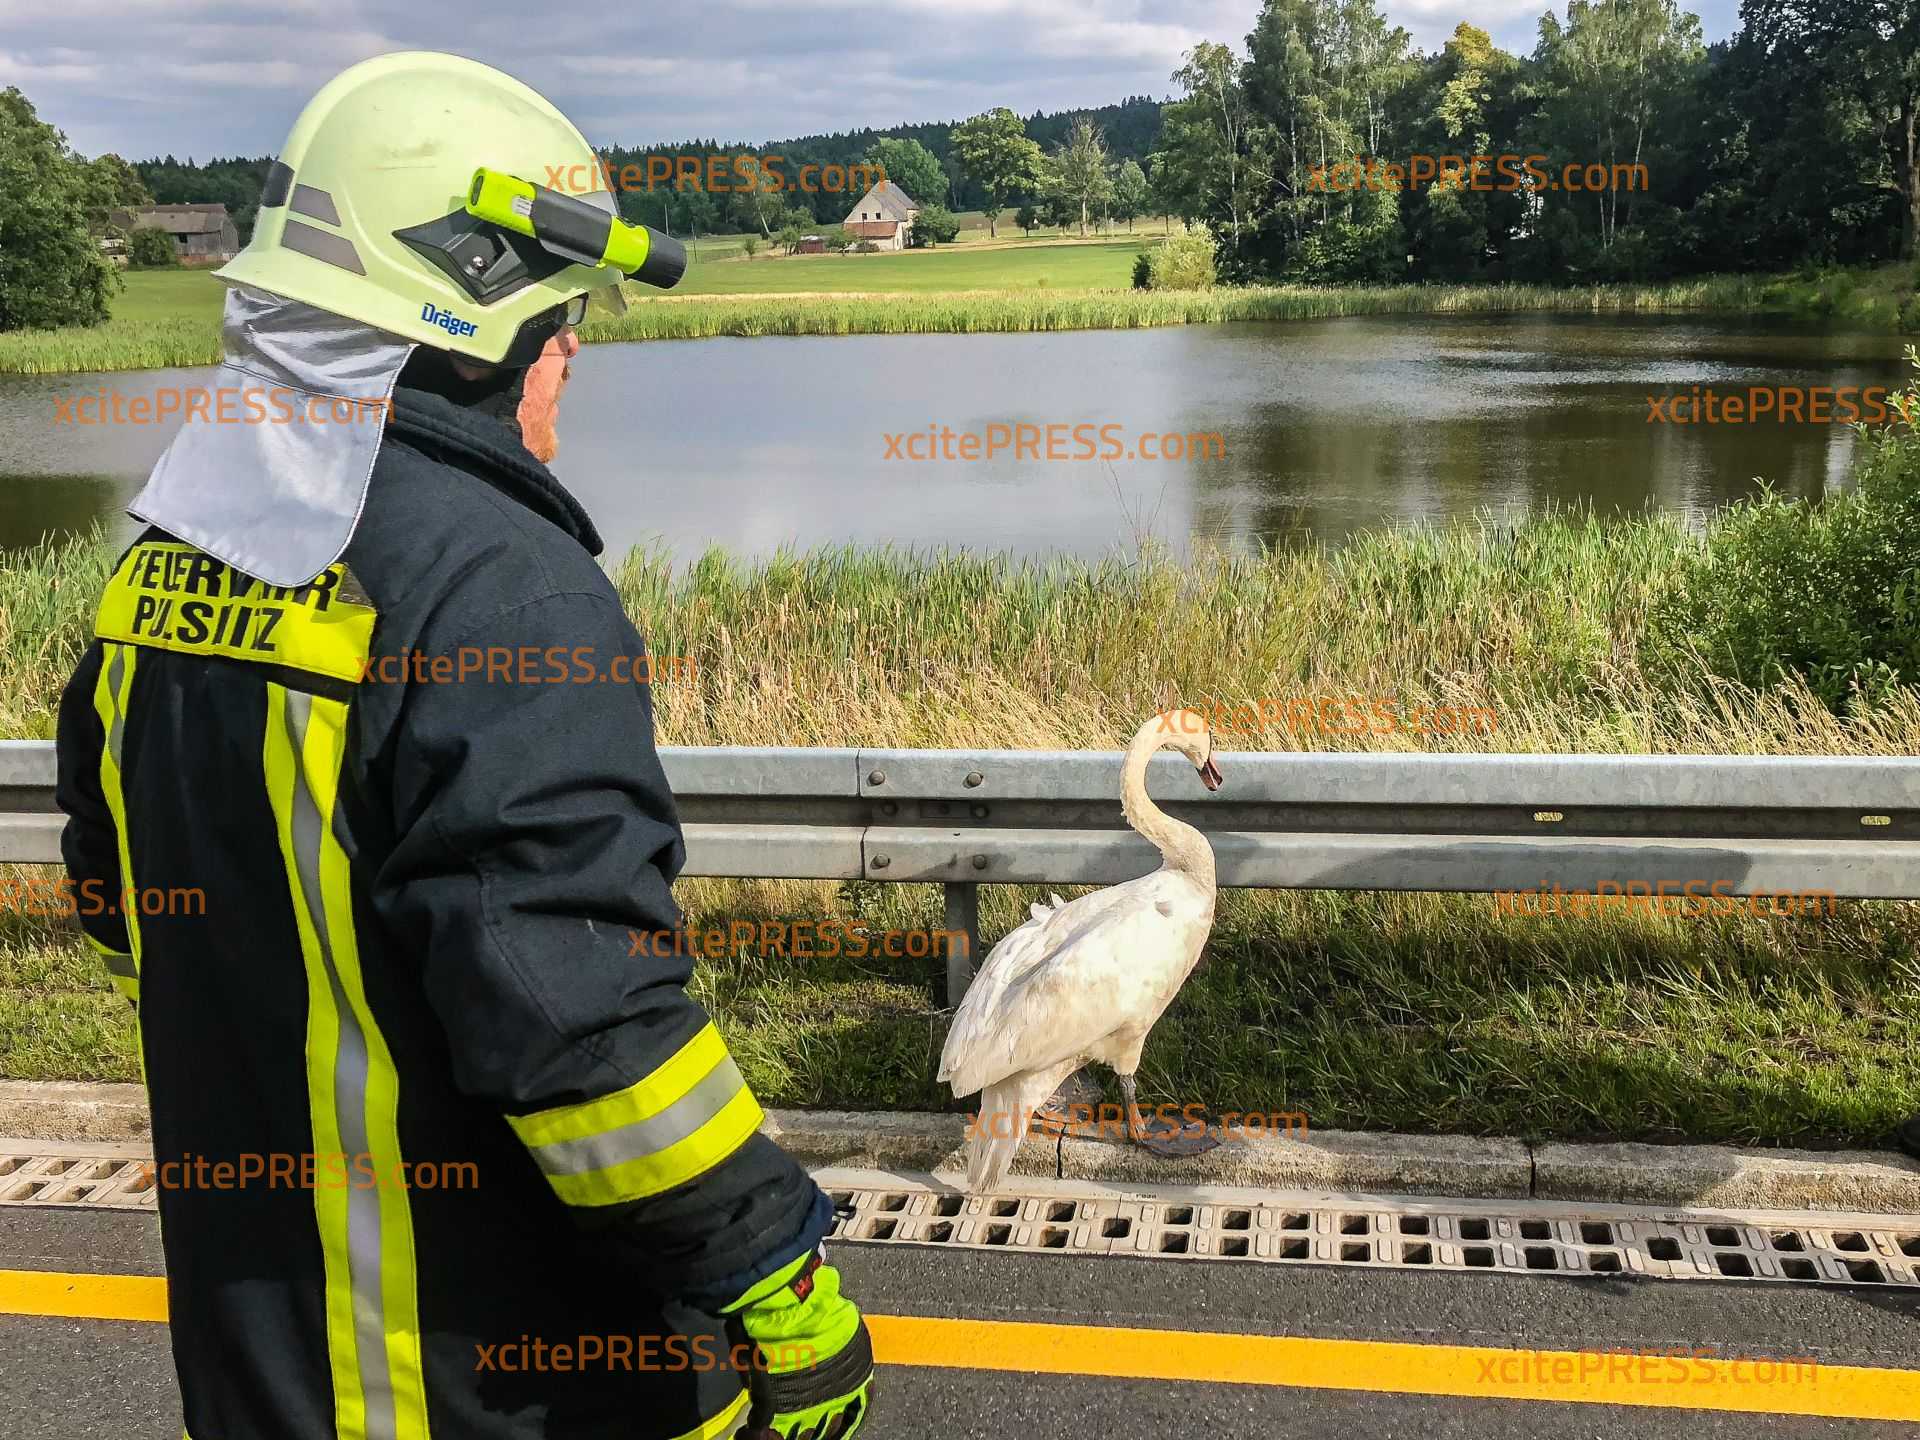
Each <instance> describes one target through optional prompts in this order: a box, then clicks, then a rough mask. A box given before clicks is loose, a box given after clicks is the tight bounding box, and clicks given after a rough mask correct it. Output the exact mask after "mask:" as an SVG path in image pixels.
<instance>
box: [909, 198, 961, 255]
mask: <svg viewBox="0 0 1920 1440" xmlns="http://www.w3.org/2000/svg"><path fill="white" fill-rule="evenodd" d="M959 233H960V222H959V220H957V219H956V218H954V214H953V212H952V211H951V210H949V209H947V207H946V206H944V205H924V206H922V207H921V209H920V213H919V214H917V215H915V216H914V217H913V230H912V232H911V233H910V235H909V236H908V242H909V243H910V244H913V245H944V244H946V243H947V242H948V241H950V240H952V239H954V238H955V237H956V236H957V235H959Z"/></svg>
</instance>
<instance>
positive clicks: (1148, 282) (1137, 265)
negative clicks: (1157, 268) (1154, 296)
mask: <svg viewBox="0 0 1920 1440" xmlns="http://www.w3.org/2000/svg"><path fill="white" fill-rule="evenodd" d="M1133 288H1134V289H1136V290H1151V289H1152V288H1153V261H1152V260H1150V259H1148V258H1147V252H1146V251H1144V250H1142V251H1141V252H1140V253H1139V254H1138V255H1136V256H1134V257H1133Z"/></svg>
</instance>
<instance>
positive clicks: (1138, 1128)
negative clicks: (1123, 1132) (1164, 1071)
mask: <svg viewBox="0 0 1920 1440" xmlns="http://www.w3.org/2000/svg"><path fill="white" fill-rule="evenodd" d="M1118 1079H1119V1081H1120V1093H1121V1095H1122V1096H1124V1097H1125V1098H1126V1102H1127V1136H1128V1138H1129V1139H1131V1140H1132V1141H1133V1142H1134V1144H1136V1145H1139V1146H1140V1147H1141V1148H1143V1149H1145V1150H1148V1151H1150V1152H1151V1153H1153V1154H1155V1155H1162V1156H1165V1157H1166V1158H1167V1159H1169V1160H1185V1159H1189V1158H1191V1157H1192V1156H1195V1155H1204V1154H1206V1153H1207V1151H1209V1150H1213V1149H1217V1148H1218V1147H1219V1144H1220V1142H1219V1141H1218V1140H1216V1139H1215V1138H1214V1137H1213V1135H1212V1133H1211V1132H1210V1131H1209V1130H1208V1129H1207V1127H1206V1125H1205V1123H1204V1122H1203V1123H1201V1124H1199V1125H1197V1126H1191V1127H1187V1126H1181V1127H1175V1126H1169V1127H1168V1130H1167V1132H1166V1133H1164V1134H1156V1133H1155V1132H1154V1131H1152V1130H1150V1129H1148V1127H1147V1122H1146V1121H1145V1120H1144V1119H1143V1118H1142V1117H1141V1114H1140V1101H1139V1098H1138V1095H1137V1093H1136V1088H1135V1082H1134V1078H1133V1072H1132V1071H1128V1072H1127V1073H1125V1074H1123V1075H1119V1076H1118Z"/></svg>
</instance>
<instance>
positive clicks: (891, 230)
mask: <svg viewBox="0 0 1920 1440" xmlns="http://www.w3.org/2000/svg"><path fill="white" fill-rule="evenodd" d="M919 213H920V207H919V206H918V205H916V204H914V203H913V199H912V197H911V196H909V195H908V194H907V192H906V191H904V190H902V189H901V188H900V187H899V186H898V185H896V184H894V183H893V181H891V180H882V181H881V182H880V183H879V184H878V185H876V186H874V187H873V188H872V189H871V190H869V191H867V193H866V194H864V195H862V196H861V197H860V199H859V200H858V201H856V202H855V204H854V207H853V209H852V210H850V211H848V212H847V222H846V230H847V234H848V236H849V237H851V238H852V239H853V240H855V241H860V240H868V241H871V242H872V243H873V244H875V245H877V246H878V247H879V248H880V249H882V250H904V249H906V248H907V236H908V232H909V231H910V230H912V228H913V217H914V216H916V215H918V214H919Z"/></svg>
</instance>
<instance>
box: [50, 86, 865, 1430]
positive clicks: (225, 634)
mask: <svg viewBox="0 0 1920 1440" xmlns="http://www.w3.org/2000/svg"><path fill="white" fill-rule="evenodd" d="M582 167H584V169H585V172H586V173H587V174H588V175H597V174H598V173H599V171H598V166H597V161H596V159H595V156H594V153H593V151H592V150H591V149H590V148H589V146H588V145H587V142H586V141H585V140H584V139H583V138H582V137H581V135H580V132H579V131H578V130H576V129H575V128H574V127H573V125H571V124H570V123H569V122H568V121H567V120H566V118H565V117H564V116H562V115H561V114H560V112H559V111H557V110H556V109H554V107H553V106H551V105H550V104H548V103H547V102H546V101H545V100H543V99H542V98H541V97H540V96H539V95H537V94H535V93H534V92H533V91H532V90H530V89H528V88H527V87H526V86H524V85H522V84H520V83H519V82H518V81H516V80H514V79H512V78H511V77H509V76H507V75H504V74H501V73H500V72H498V71H495V70H492V69H489V68H488V67H486V66H483V65H479V64H475V63H473V62H471V61H467V60H462V59H458V58H455V57H453V56H448V55H440V54H397V55H387V56H383V57H381V58H379V59H375V60H371V61H368V62H366V63H364V64H361V65H356V66H354V67H353V68H351V69H349V70H347V71H346V72H344V73H343V74H341V75H339V76H337V77H336V78H335V79H334V80H333V81H332V82H330V83H329V84H328V85H326V86H325V87H324V88H323V89H322V90H321V91H320V92H319V94H318V95H317V96H316V97H315V98H314V99H313V100H312V101H311V103H309V105H308V106H307V108H306V109H305V111H304V112H303V113H302V114H301V116H300V118H299V120H298V122H297V123H296V124H295V126H294V128H293V132H292V134H291V136H290V137H289V138H288V141H287V144H286V146H285V148H284V149H283V150H282V152H281V154H280V157H279V159H278V161H276V162H275V164H274V165H273V167H272V170H271V172H270V174H269V176H268V178H267V182H266V187H265V193H264V194H263V195H262V198H261V207H260V212H259V219H258V221H257V222H256V226H255V230H254V234H253V237H252V240H251V243H250V244H249V245H248V246H247V248H246V249H245V251H244V252H243V253H242V254H240V255H239V256H238V257H237V258H236V259H235V260H234V261H233V262H231V263H230V264H229V265H228V266H227V267H226V268H225V269H223V270H222V271H221V272H220V274H221V276H222V278H223V279H224V280H225V281H226V282H227V284H228V287H229V289H228V295H227V305H226V312H225V319H224V325H223V330H224V337H225V350H226V357H227V358H226V362H225V364H223V365H222V366H221V367H220V368H219V370H217V371H216V372H215V378H214V381H213V382H212V386H211V387H210V395H209V396H208V397H207V400H206V402H205V403H203V404H202V405H201V406H200V407H198V409H199V413H198V414H196V413H194V409H193V408H192V407H191V406H190V407H189V409H188V412H187V420H186V423H185V424H184V425H183V427H182V428H181V430H180V431H179V433H178V434H177V436H176V437H175V439H174V441H173V443H172V444H171V445H170V447H169V448H168V450H167V452H166V454H165V455H164V456H163V457H162V458H161V460H160V461H159V462H158V464H157V465H156V466H155V468H154V471H153V473H152V475H151V477H150V478H149V480H148V483H147V485H146V486H145V488H144V489H143V490H142V491H141V493H140V494H139V495H138V496H137V497H136V499H135V500H134V502H133V504H132V505H131V506H130V507H129V508H130V510H131V511H132V513H133V514H134V515H135V517H136V518H137V519H139V520H141V521H143V522H145V524H146V526H147V528H146V529H145V531H144V533H143V534H141V535H140V536H139V538H138V539H137V540H136V541H135V542H134V544H133V545H132V546H131V548H130V549H128V550H127V551H126V553H125V554H124V555H123V556H122V558H121V559H120V561H119V563H118V565H117V567H116V568H115V570H114V573H113V575H112V578H111V580H110V581H109V583H108V585H107V588H106V591H105V594H104V597H103V598H102V600H101V603H100V606H99V611H98V616H97V621H96V626H95V638H94V639H93V642H92V643H91V645H90V646H89V648H88V650H87V651H86V654H85V658H84V659H83V660H82V662H81V664H80V666H79V668H78V669H77V671H76V672H75V674H74V676H73V678H72V680H71V681H70V683H69V684H68V686H67V689H66V692H65V696H64V698H63V701H62V705H61V711H60V723H59V747H58V748H59V792H58V793H59V800H60V804H61V807H62V808H63V809H64V810H65V811H66V813H67V815H68V817H69V820H68V823H67V827H66V830H65V834H64V839H63V850H64V854H65V859H66V863H67V868H68V871H69V872H70V876H71V878H72V880H73V881H74V882H75V883H76V884H77V885H84V884H86V883H87V882H92V884H93V885H94V886H95V887H96V889H95V890H93V891H89V892H87V893H100V892H102V891H104V892H106V893H113V894H120V893H123V892H125V891H127V890H128V889H129V888H130V887H133V886H138V887H139V888H140V889H141V891H142V892H146V891H148V889H149V887H161V889H162V890H163V891H166V892H169V893H172V892H175V891H176V890H177V891H179V892H190V893H191V894H192V896H193V897H194V899H193V903H191V904H184V903H183V904H181V905H178V906H171V907H169V908H168V909H166V910H165V911H163V912H162V913H146V914H134V913H130V912H129V913H112V912H110V909H109V907H104V906H103V907H89V908H90V912H91V913H89V914H88V915H87V917H86V918H85V919H84V922H83V923H84V928H85V929H86V931H87V934H88V937H89V939H90V940H91V941H92V942H93V944H94V946H95V947H96V948H97V949H98V950H99V951H100V952H101V954H102V955H103V957H104V959H105V963H106V967H107V969H108V971H109V972H110V975H111V977H112V979H113V981H114V983H115V985H116V986H117V987H118V988H119V989H120V990H121V991H122V992H123V993H124V994H125V995H126V997H127V998H128V999H129V1000H131V1001H132V1002H133V1003H134V1005H135V1007H136V1013H137V1020H138V1026H139V1035H140V1053H141V1059H142V1065H143V1070H144V1074H145V1077H146V1082H147V1087H148V1091H149V1095H150V1097H151V1106H152V1116H153V1144H154V1152H155V1159H156V1161H157V1162H158V1163H157V1166H156V1173H157V1174H158V1175H159V1176H160V1193H159V1210H160V1220H161V1233H162V1242H163V1245H164V1248H165V1252H166V1261H167V1276H168V1291H169V1301H170V1315H171V1321H172V1342H173V1350H174V1359H175V1366H176V1369H177V1372H178V1376H179V1382H180V1390H181V1398H182V1404H183V1407H184V1412H185V1422H186V1432H187V1435H188V1436H189V1437H191V1440H321V1437H327V1440H363V1437H364V1440H428V1437H429V1436H430V1435H432V1436H441V1437H455V1436H457V1437H461V1440H484V1437H508V1436H513V1437H521V1436H527V1437H531V1436H542V1437H556V1440H576V1437H578V1440H585V1437H601V1436H605V1437H613V1436H620V1437H636V1436H647V1437H681V1436H698V1437H703V1440H704V1437H715V1436H722V1435H730V1434H734V1433H736V1432H737V1431H740V1432H741V1433H746V1432H745V1431H741V1427H742V1426H743V1425H744V1426H746V1427H747V1430H749V1431H751V1433H754V1434H760V1435H765V1434H773V1435H778V1436H782V1437H788V1436H808V1437H815V1440H827V1437H844V1436H851V1435H852V1434H853V1433H854V1432H855V1431H856V1430H857V1429H859V1428H860V1426H861V1424H862V1422H863V1421H864V1420H865V1418H866V1410H867V1405H868V1401H869V1394H870V1388H871V1379H872V1369H873V1357H872V1349H871V1345H870V1342H869V1338H868V1334H867V1330H866V1326H865V1323H864V1322H863V1320H862V1319H861V1316H860V1313H859V1311H858V1310H857V1308H856V1307H855V1306H854V1304H853V1303H852V1302H851V1301H850V1300H848V1299H847V1298H846V1297H845V1296H843V1295H842V1294H841V1293H840V1286H839V1276H838V1272H837V1271H836V1270H835V1269H834V1267H833V1266H832V1265H830V1264H828V1263H826V1262H825V1259H824V1256H823V1252H822V1250H821V1247H820V1242H821V1238H822V1236H823V1235H824V1234H825V1233H826V1232H827V1230H828V1228H829V1226H830V1223H831V1219H832V1206H831V1204H830V1202H829V1201H828V1199H827V1198H826V1196H824V1195H823V1194H822V1193H821V1191H820V1190H819V1189H818V1187H817V1186H815V1185H814V1183H813V1182H812V1180H811V1179H810V1178H809V1177H808V1176H807V1174H806V1173H805V1172H804V1171H803V1170H802V1169H801V1168H800V1167H799V1166H798V1165H797V1164H795V1163H794V1161H793V1160H792V1159H791V1158H790V1157H788V1156H787V1155H786V1154H784V1153H783V1152H782V1151H781V1150H780V1149H779V1148H778V1147H777V1146H775V1145H774V1144H773V1143H772V1142H771V1141H770V1140H768V1139H767V1138H765V1137H764V1136H762V1135H760V1134H759V1133H758V1127H759V1124H760V1121H761V1119H762V1113H761V1109H760V1106H759V1105H758V1104H757V1103H756V1102H755V1099H754V1097H753V1095H752V1093H751V1092H750V1091H749V1090H748V1088H747V1085H746V1083H745V1081H744V1080H743V1079H742V1078H741V1074H740V1071H739V1069H738V1068H737V1067H736V1066H735V1063H734V1061H733V1059H732V1058H731V1057H730V1056H729V1054H728V1051H727V1046H726V1044H725V1042H724V1041H723V1040H722V1039H721V1038H720V1035H719V1033H718V1031H717V1030H716V1029H715V1028H714V1025H713V1022H712V1021H711V1020H710V1019H709V1018H708V1017H707V1015H706V1014H705V1013H704V1012H703V1011H702V1010H701V1008H700V1007H699V1006H698V1005H697V1004H695V1003H694V1002H693V1001H692V1000H691V999H689V998H688V996H687V993H686V989H685V987H686V983H687V981H688V978H689V972H690V962H689V961H688V960H686V959H685V958H678V957H675V956H673V955H671V954H658V953H653V952H648V951H641V952H639V953H635V952H636V947H634V946H632V945H630V943H629V935H630V933H632V932H638V933H640V934H643V935H644V934H650V933H652V932H655V931H659V930H664V929H671V928H674V927H676V926H678V925H679V924H680V923H681V915H680V912H679V910H678V909H677V907H676V906H675V904H674V901H673V898H672V895H671V892H670V888H669V887H670V886H671V883H672V881H673V879H674V877H675V875H676V874H677V873H678V872H679V870H680V868H681V865H682V862H683V858H684V850H683V846H682V837H681V830H680V825H679V821H678V818H677V816H676V812H675V808H674V802H673V797H672V795H671V793H670V792H669V790H668V786H667V781H666V777H665V775H664V773H663V771H662V768H661V763H660V760H659V757H658V756H657V754H656V753H655V750H654V745H653V715H652V709H651V706H650V703H649V699H648V690H647V685H646V684H644V683H636V681H637V680H638V679H639V678H640V677H645V676H648V675H649V674H650V664H649V660H648V657H647V655H646V652H645V649H644V646H643V643H642V641H641V638H640V636H639V635H638V633H636V631H635V629H634V627H633V625H632V624H631V623H630V622H629V620H628V619H627V616H626V614H625V613H624V611H623V609H622V607H621V605H620V602H619V600H618V598H617V596H616V594H615V592H614V589H613V586H612V585H611V583H610V582H609V580H608V578H607V576H606V574H605V573H604V572H603V571H602V570H601V569H600V567H599V566H598V564H596V562H595V558H594V557H595V556H596V555H598V554H599V552H600V549H601V544H600V538H599V536H598V535H597V534H596V533H595V531H594V527H593V523H592V521H591V520H590V519H589V518H588V517H587V514H586V512H585V511H583V510H582V509H581V507H580V505H579V504H578V503H577V502H576V501H575V500H574V499H573V497H572V496H571V495H569V494H568V492H567V491H566V490H565V489H564V488H562V487H561V485H560V484H559V482H558V481H557V480H555V478H554V476H553V475H552V473H551V472H550V471H549V470H548V469H547V468H546V466H545V464H543V463H542V459H541V458H536V454H535V453H534V452H535V451H536V450H538V451H541V452H543V453H545V454H550V453H551V446H552V438H551V424H550V422H551V418H552V409H553V406H554V404H555V402H556V397H557V394H558V388H559V385H560V383H561V381H562V380H563V379H564V376H565V367H566V365H567V362H568V357H570V356H571V355H572V354H573V352H574V350H575V348H576V341H575V339H574V337H573V334H572V326H573V325H574V324H577V323H578V322H579V321H580V319H581V318H582V315H583V312H584V307H585V301H586V300H587V299H588V298H589V297H591V296H596V295H597V296H599V297H600V298H604V299H606V300H608V301H609V302H610V303H616V304H617V303H618V299H617V297H618V294H619V291H618V288H617V287H618V282H619V281H620V280H621V279H622V278H623V276H625V275H631V276H633V277H635V278H637V279H639V280H642V281H648V282H652V283H656V284H667V283H671V282H672V280H673V279H674V278H677V267H678V265H679V264H680V263H681V261H680V259H679V257H678V256H677V255H676V253H675V251H676V248H677V247H675V246H673V244H672V242H671V241H668V240H666V239H665V237H658V236H654V235H652V234H651V233H650V232H646V231H644V230H643V229H641V228H640V227H629V226H624V225H622V224H621V223H620V222H619V221H618V220H617V218H616V215H615V211H614V208H613V205H612V201H611V197H610V196H608V195H607V194H606V193H605V192H604V190H602V191H600V192H599V193H594V194H585V195H582V194H579V193H576V192H575V189H574V187H570V186H567V185H565V184H564V183H561V184H558V185H549V184H547V183H546V182H547V181H548V180H549V179H551V178H553V177H554V176H555V175H560V176H565V175H568V174H579V173H580V171H581V169H582ZM536 362H537V363H536ZM530 367H531V368H533V369H534V370H535V372H536V373H535V375H534V378H533V380H532V382H531V383H529V380H528V374H529V368H530ZM642 439H643V437H642V435H641V434H639V433H636V436H635V444H636V449H637V448H639V447H640V445H641V443H642ZM530 447H531V448H530Z"/></svg>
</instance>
